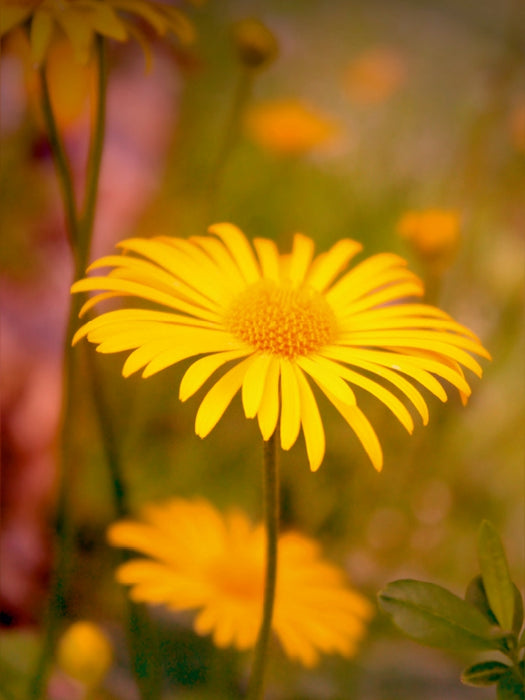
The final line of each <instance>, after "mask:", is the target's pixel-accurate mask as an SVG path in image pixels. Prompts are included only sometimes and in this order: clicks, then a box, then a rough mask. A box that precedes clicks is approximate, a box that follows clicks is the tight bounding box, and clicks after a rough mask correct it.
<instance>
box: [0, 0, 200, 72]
mask: <svg viewBox="0 0 525 700" xmlns="http://www.w3.org/2000/svg"><path fill="white" fill-rule="evenodd" d="M2 4H3V6H2V12H1V13H0V37H3V36H4V35H6V34H7V33H9V32H10V31H11V30H13V29H15V28H16V27H20V26H22V25H26V26H27V28H28V35H29V39H30V43H31V59H32V61H33V63H34V64H36V65H39V64H41V63H42V62H44V61H45V60H46V58H47V55H48V51H49V48H50V47H51V46H52V44H53V42H54V41H56V40H59V39H61V38H63V37H66V38H67V40H68V41H69V42H70V43H71V45H72V46H73V48H74V50H75V59H76V60H77V61H78V62H80V63H87V61H88V60H89V57H90V55H91V49H92V46H93V41H94V38H95V36H96V35H97V34H100V35H101V36H104V37H107V38H109V39H115V40H117V41H128V40H129V39H130V38H134V39H136V40H137V41H138V42H139V43H140V44H141V46H142V47H143V49H144V50H145V52H146V55H147V57H148V56H149V53H148V43H149V40H148V39H147V37H146V35H145V34H144V32H143V31H142V30H141V29H140V27H139V26H137V19H139V20H140V21H143V22H145V23H146V24H147V25H148V26H149V28H150V29H152V30H153V31H154V32H155V34H157V35H159V36H164V35H165V34H167V33H168V32H172V33H173V34H174V35H175V36H177V37H178V39H179V40H180V41H182V42H183V43H188V42H190V41H191V40H192V39H193V37H194V31H193V26H192V24H191V23H190V22H189V20H188V19H187V17H186V16H185V15H184V13H182V12H181V11H180V10H178V9H177V8H175V7H173V6H172V5H170V4H169V3H163V2H156V1H155V0H4V2H3V3H2Z"/></svg>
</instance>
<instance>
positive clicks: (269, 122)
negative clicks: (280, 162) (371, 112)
mask: <svg viewBox="0 0 525 700" xmlns="http://www.w3.org/2000/svg"><path fill="white" fill-rule="evenodd" d="M245 126H246V130H247V132H248V133H249V135H250V136H251V138H252V139H253V140H254V141H256V142H257V143H258V144H259V145H260V146H262V147H263V148H267V149H269V150H270V151H274V152H276V153H282V154H288V155H300V154H302V153H307V152H308V151H311V150H313V149H315V148H318V147H320V146H324V145H326V144H327V143H329V142H331V141H332V140H333V139H334V137H335V136H336V135H337V132H338V130H339V126H338V124H337V123H336V122H335V120H333V119H330V118H328V117H326V116H325V115H323V114H321V113H320V112H318V111H317V110H314V109H313V108H311V107H308V106H307V105H305V104H304V103H303V102H301V101H299V100H294V99H289V100H268V101H267V102H261V103H259V104H256V105H254V106H252V107H251V108H250V109H249V110H248V112H247V114H246V117H245Z"/></svg>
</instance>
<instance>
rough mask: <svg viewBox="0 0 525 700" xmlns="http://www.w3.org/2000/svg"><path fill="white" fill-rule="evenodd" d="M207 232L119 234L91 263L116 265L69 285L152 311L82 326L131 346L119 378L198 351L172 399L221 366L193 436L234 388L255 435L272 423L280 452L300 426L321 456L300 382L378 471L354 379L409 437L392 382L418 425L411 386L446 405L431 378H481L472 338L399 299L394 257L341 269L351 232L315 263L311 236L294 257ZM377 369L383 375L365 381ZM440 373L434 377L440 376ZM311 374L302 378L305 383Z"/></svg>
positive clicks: (103, 345) (402, 278)
mask: <svg viewBox="0 0 525 700" xmlns="http://www.w3.org/2000/svg"><path fill="white" fill-rule="evenodd" d="M209 231H210V233H211V234H212V235H211V236H195V237H193V238H190V239H189V240H183V239H179V238H172V237H168V236H165V237H157V238H153V239H137V238H135V239H129V240H126V241H123V242H122V243H120V244H119V246H120V247H121V248H122V249H124V251H125V254H123V255H110V256H107V257H103V258H101V259H100V260H97V261H96V262H95V263H93V264H92V265H91V267H90V270H95V269H99V268H103V267H106V268H107V267H110V268H112V269H111V271H109V272H107V273H106V274H105V275H102V276H94V277H87V278H85V279H82V280H80V281H78V282H76V283H75V284H74V285H73V287H72V292H90V291H99V292H101V293H99V294H97V295H96V296H95V297H93V298H91V299H90V300H88V301H87V302H86V304H85V305H84V307H83V310H82V312H81V314H82V313H84V312H85V311H87V310H88V309H90V308H91V307H92V306H93V305H95V304H97V303H98V302H99V301H102V300H104V299H108V298H111V297H119V296H120V297H124V299H126V298H128V297H130V296H132V297H135V298H138V299H140V300H146V301H149V302H153V303H154V304H156V305H159V306H160V307H161V308H160V309H151V310H150V309H145V308H131V309H119V310H113V311H108V312H106V313H103V314H102V315H100V316H98V317H96V318H94V319H93V320H91V321H88V322H87V323H86V324H85V325H83V326H82V327H81V328H80V329H79V330H78V331H77V333H76V334H75V336H74V339H73V342H74V343H76V342H78V341H79V340H80V339H81V338H83V337H86V336H87V338H88V340H89V341H90V342H92V343H96V344H97V345H98V348H97V350H98V351H99V352H102V353H113V352H120V351H125V350H127V351H129V350H132V352H131V354H130V355H129V357H128V358H127V360H126V362H125V363H124V367H123V375H124V376H129V375H130V374H132V373H133V372H137V371H138V370H143V372H142V376H143V377H149V376H151V375H152V374H155V373H156V372H159V371H160V370H162V369H165V368H166V367H169V366H170V365H174V364H176V363H177V362H180V361H182V360H185V359H187V358H190V357H193V358H197V357H198V356H201V357H198V359H195V361H194V362H193V363H192V364H191V366H190V367H189V368H188V369H187V371H186V373H185V374H184V376H183V378H182V381H181V385H180V391H179V397H180V399H181V400H182V401H186V400H187V399H188V398H189V397H190V396H192V395H193V394H195V392H196V391H198V390H199V389H200V388H201V387H202V386H203V385H204V383H205V382H206V381H207V380H209V379H210V377H211V376H212V375H213V374H214V373H215V372H216V371H217V370H219V369H220V368H223V369H224V368H225V366H227V365H229V367H228V369H227V371H226V372H224V373H223V374H222V376H221V377H220V378H219V379H216V380H215V381H214V383H213V386H212V387H211V388H210V389H209V391H208V392H207V393H206V395H205V397H204V399H203V401H202V402H201V404H200V407H199V409H198V411H197V416H196V422H195V431H196V433H197V435H199V436H200V437H205V436H206V435H208V433H209V432H210V431H211V430H212V429H213V427H214V426H215V425H216V423H217V422H218V421H219V419H220V418H221V416H222V415H223V413H224V412H225V410H226V408H227V407H228V405H229V404H230V402H231V401H232V399H233V397H234V396H235V395H236V394H237V392H238V391H239V390H240V391H241V394H242V404H243V407H244V413H245V415H246V417H247V418H254V417H255V416H257V419H258V423H259V427H260V431H261V434H262V437H263V439H264V440H269V438H270V437H271V436H272V434H273V432H274V431H275V428H276V426H277V423H278V421H280V434H281V447H282V448H283V449H284V450H288V449H289V448H290V447H291V446H292V445H293V444H294V443H295V441H296V440H297V437H298V435H299V431H300V429H301V427H302V430H303V434H304V438H305V442H306V450H307V453H308V458H309V462H310V467H311V469H312V470H315V469H317V468H318V467H319V465H320V464H321V461H322V459H323V456H324V453H325V435H324V429H323V424H322V421H321V416H320V413H319V409H318V406H317V401H316V398H315V397H314V394H313V391H312V388H311V384H310V381H308V379H309V380H311V381H313V383H314V384H315V385H316V386H317V387H318V388H319V389H320V390H321V392H322V393H323V394H324V395H325V396H326V397H327V398H328V400H329V401H330V402H331V403H332V404H333V405H334V406H335V408H336V409H337V410H338V411H339V412H340V413H341V415H342V416H343V418H344V419H345V420H346V421H347V423H348V424H349V425H350V427H351V428H352V429H353V430H354V432H355V433H356V435H357V437H358V438H359V440H360V441H361V443H362V445H363V447H364V448H365V450H366V452H367V453H368V455H369V457H370V459H371V461H372V463H373V464H374V466H375V467H376V469H381V467H382V461H383V456H382V450H381V446H380V444H379V440H378V438H377V435H376V433H375V430H374V428H373V427H372V425H371V424H370V422H369V421H368V419H367V418H366V416H365V415H364V413H363V412H362V411H361V410H360V408H359V407H358V405H357V402H356V397H355V394H354V392H353V390H352V388H351V386H352V385H353V386H357V387H359V388H361V389H364V390H365V391H367V392H369V393H370V394H372V395H373V396H375V397H376V398H377V399H379V401H382V402H383V403H384V404H385V405H386V406H387V407H388V408H389V409H390V410H391V411H392V413H393V414H394V415H395V416H396V417H397V418H398V419H399V421H400V422H401V423H402V425H403V426H404V427H405V428H406V429H407V430H408V431H409V432H411V431H412V430H413V427H414V422H413V420H412V417H411V414H410V412H409V411H408V410H407V408H406V407H405V405H404V403H403V402H402V401H401V400H400V398H398V396H396V395H395V394H394V393H393V392H392V391H391V390H390V389H388V388H386V387H385V386H384V384H386V385H387V386H388V385H391V386H393V387H395V389H397V390H398V391H399V392H400V394H401V395H402V397H403V398H404V399H405V400H407V402H408V403H409V404H412V406H413V407H414V408H415V410H416V411H417V412H418V413H419V414H420V416H421V418H422V419H423V422H424V423H426V422H427V421H428V408H427V405H426V402H425V399H424V398H423V396H422V395H421V393H420V392H419V390H418V389H417V388H416V386H414V385H415V384H416V385H417V384H421V385H422V386H424V387H425V388H426V389H428V390H429V391H430V392H432V393H433V394H435V395H436V396H437V397H438V398H440V399H441V400H442V401H446V400H447V393H446V391H445V388H444V387H443V384H442V382H441V381H439V380H441V379H444V380H446V381H447V382H449V383H450V384H452V385H454V386H455V387H457V389H459V391H460V393H461V395H462V396H463V397H466V396H468V395H469V394H470V388H469V385H468V384H467V382H466V381H465V377H464V374H463V371H462V369H461V365H463V366H464V367H467V368H468V369H470V370H471V371H473V372H474V373H475V374H477V375H481V367H480V366H479V364H478V362H477V361H476V360H475V359H474V358H473V357H472V355H471V354H469V353H475V354H477V355H480V356H482V357H486V358H488V357H489V355H488V353H487V351H486V350H485V349H484V348H483V347H482V345H481V344H480V342H479V340H478V339H477V338H476V336H475V335H474V334H473V333H472V332H471V331H470V330H468V329H467V328H465V327H464V326H462V325H460V324H459V323H456V322H455V321H454V320H453V319H452V318H450V317H449V316H448V315H447V314H446V313H445V312H443V311H440V310H439V309H436V308H434V307H432V306H428V305H425V304H421V303H413V302H411V301H408V299H409V298H410V297H418V296H421V295H422V293H423V286H422V283H421V281H420V280H419V279H418V278H417V277H416V276H415V275H414V274H413V273H411V272H410V271H409V270H407V269H406V263H405V261H404V260H403V259H402V258H400V257H399V256H397V255H393V254H389V253H383V254H379V255H374V256H372V257H371V258H368V259H367V260H364V261H363V262H361V263H360V264H359V265H357V266H356V267H354V268H353V269H351V270H350V271H349V272H346V273H344V274H343V271H344V270H345V268H346V266H347V264H348V262H349V261H350V260H351V259H352V258H353V257H354V256H355V255H356V253H358V252H359V251H360V250H361V248H362V246H361V244H360V243H357V242H356V241H353V240H350V239H343V240H341V241H339V242H338V243H336V244H335V245H334V246H333V247H332V248H331V249H330V250H329V251H328V252H326V253H323V254H321V255H319V256H318V257H316V258H315V259H313V257H314V242H313V241H312V240H311V239H310V238H307V237H306V236H304V235H302V234H296V235H295V237H294V241H293V247H292V251H291V253H290V254H288V255H281V254H279V252H278V250H277V246H276V245H275V243H274V242H273V241H271V240H268V239H263V238H257V239H255V240H254V242H253V244H254V247H255V250H256V254H254V251H253V248H252V247H251V246H250V244H249V242H248V240H247V239H246V237H245V236H244V234H243V233H242V231H240V230H239V229H238V228H237V227H236V226H234V225H233V224H230V223H221V224H215V225H213V226H211V227H210V229H209ZM370 375H371V376H372V377H375V378H377V379H379V380H380V381H379V382H378V381H375V379H372V378H371V376H370ZM434 375H436V376H437V377H438V379H436V376H434ZM307 378H308V379H307Z"/></svg>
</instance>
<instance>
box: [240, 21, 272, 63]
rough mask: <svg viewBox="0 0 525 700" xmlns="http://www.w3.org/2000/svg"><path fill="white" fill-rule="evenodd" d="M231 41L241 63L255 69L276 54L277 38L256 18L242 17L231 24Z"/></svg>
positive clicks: (269, 60)
mask: <svg viewBox="0 0 525 700" xmlns="http://www.w3.org/2000/svg"><path fill="white" fill-rule="evenodd" d="M233 41H234V44H235V46H236V48H237V53H238V56H239V58H240V60H241V63H242V64H243V65H244V66H246V67H247V68H252V69H257V68H264V67H265V66H267V65H269V64H270V63H271V62H272V61H273V60H274V59H275V58H276V56H277V52H278V45H277V40H276V38H275V37H274V35H273V34H272V32H271V31H270V30H269V29H268V27H266V26H265V25H264V24H263V23H262V22H260V21H259V20H258V19H251V18H249V19H242V20H240V21H238V22H235V24H234V25H233Z"/></svg>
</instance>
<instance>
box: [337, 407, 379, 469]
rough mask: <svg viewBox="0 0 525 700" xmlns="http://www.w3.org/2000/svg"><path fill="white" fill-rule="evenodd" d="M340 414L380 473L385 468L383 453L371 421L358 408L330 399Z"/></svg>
mask: <svg viewBox="0 0 525 700" xmlns="http://www.w3.org/2000/svg"><path fill="white" fill-rule="evenodd" d="M328 398H329V399H330V401H331V402H332V403H333V405H334V406H335V407H336V408H337V410H338V411H339V413H340V414H341V415H342V416H343V418H344V419H345V421H346V422H347V423H348V425H349V426H350V427H351V428H352V430H353V431H354V433H355V434H356V435H357V437H358V438H359V441H360V443H361V444H362V445H363V447H364V448H365V451H366V453H367V455H368V456H369V457H370V461H371V462H372V464H373V465H374V468H375V469H377V471H378V472H380V471H381V469H382V468H383V451H382V449H381V445H380V444H379V440H378V439H377V435H376V433H375V430H374V429H373V427H372V425H371V424H370V421H369V420H368V418H367V417H366V416H365V414H364V413H363V412H362V411H361V409H360V408H358V407H357V406H348V405H347V404H343V403H342V402H341V401H339V399H337V398H336V397H335V396H331V397H328Z"/></svg>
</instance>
